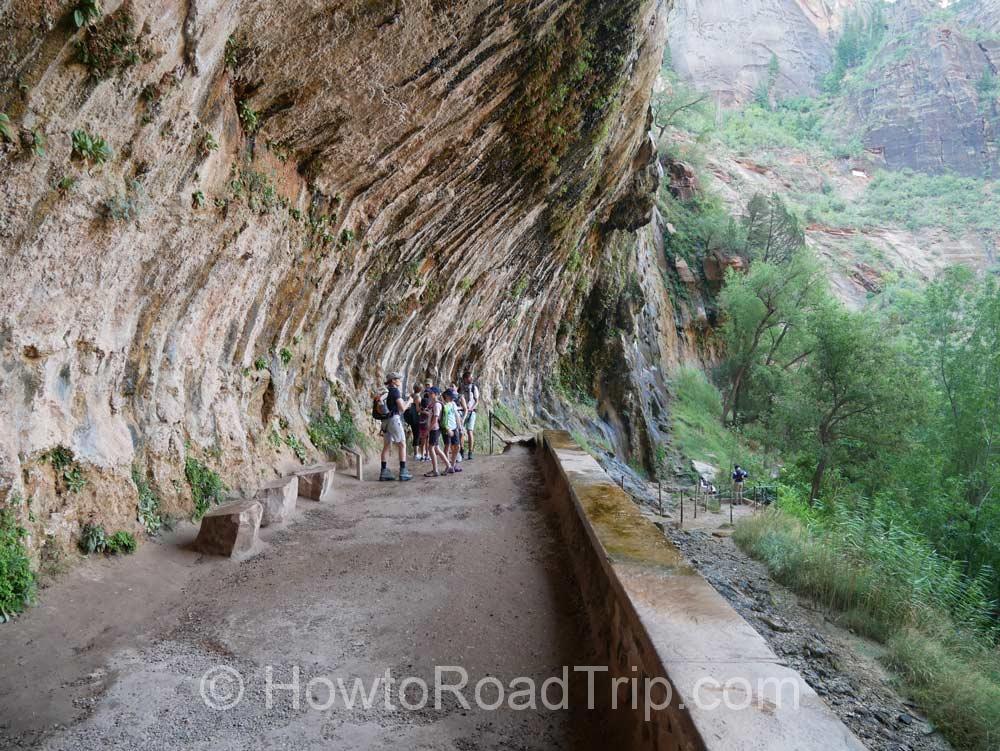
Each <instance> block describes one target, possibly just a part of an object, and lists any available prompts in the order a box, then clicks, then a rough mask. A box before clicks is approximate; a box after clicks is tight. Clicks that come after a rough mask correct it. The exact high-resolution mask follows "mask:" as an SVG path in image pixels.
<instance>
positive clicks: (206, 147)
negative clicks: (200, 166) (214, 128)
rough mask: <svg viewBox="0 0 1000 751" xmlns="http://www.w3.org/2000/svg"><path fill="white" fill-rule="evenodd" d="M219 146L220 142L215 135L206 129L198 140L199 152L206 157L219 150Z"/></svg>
mask: <svg viewBox="0 0 1000 751" xmlns="http://www.w3.org/2000/svg"><path fill="white" fill-rule="evenodd" d="M218 148H219V142H218V141H216V140H215V136H213V135H212V134H211V133H210V132H209V131H207V130H206V131H205V132H204V133H203V134H202V136H201V139H200V140H199V141H198V153H199V154H201V156H203V157H206V156H208V155H209V154H211V153H212V152H213V151H216V150H218Z"/></svg>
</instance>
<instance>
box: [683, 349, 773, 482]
mask: <svg viewBox="0 0 1000 751" xmlns="http://www.w3.org/2000/svg"><path fill="white" fill-rule="evenodd" d="M672 386H673V388H674V392H675V395H676V398H675V400H674V404H673V429H674V443H675V445H676V446H677V448H678V449H679V450H680V452H681V454H682V455H684V456H685V457H687V458H688V459H696V460H698V461H701V462H706V463H708V464H712V465H714V466H716V467H719V468H720V470H721V471H720V473H719V476H718V477H717V482H720V483H725V482H727V478H728V477H729V471H730V470H731V469H732V467H731V466H730V465H731V464H733V463H734V462H735V463H737V464H741V465H742V466H744V467H746V468H747V469H748V470H749V472H750V480H751V482H758V481H764V479H765V477H766V474H767V473H766V463H765V461H764V459H763V458H762V457H761V456H760V454H759V452H758V451H757V450H756V448H755V447H754V446H752V445H751V443H750V441H749V440H747V439H746V438H745V437H744V436H741V435H740V434H738V433H736V432H734V431H731V430H729V429H727V428H726V427H724V426H723V424H722V396H721V395H720V394H719V390H718V389H717V388H715V386H713V385H712V384H711V382H710V381H709V380H708V378H707V377H706V376H705V374H704V373H703V372H702V371H701V370H699V369H697V368H692V367H682V368H680V369H679V370H678V371H677V375H676V376H675V377H674V380H673V382H672Z"/></svg>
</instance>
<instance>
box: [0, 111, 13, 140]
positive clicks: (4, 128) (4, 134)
mask: <svg viewBox="0 0 1000 751" xmlns="http://www.w3.org/2000/svg"><path fill="white" fill-rule="evenodd" d="M0 138H3V139H5V140H7V141H10V142H11V143H13V142H14V129H13V128H12V127H11V125H10V118H9V117H8V116H7V113H5V112H0Z"/></svg>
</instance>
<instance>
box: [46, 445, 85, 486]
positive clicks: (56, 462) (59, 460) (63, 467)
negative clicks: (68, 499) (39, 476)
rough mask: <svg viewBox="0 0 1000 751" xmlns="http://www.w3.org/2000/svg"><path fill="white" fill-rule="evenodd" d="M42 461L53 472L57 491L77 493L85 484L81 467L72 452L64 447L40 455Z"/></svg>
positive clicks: (57, 447) (56, 447) (60, 446)
mask: <svg viewBox="0 0 1000 751" xmlns="http://www.w3.org/2000/svg"><path fill="white" fill-rule="evenodd" d="M42 461H47V462H48V463H49V464H51V465H52V469H54V470H55V473H56V490H57V491H60V492H61V491H63V490H68V491H69V492H71V493H79V492H80V491H81V490H83V487H84V486H85V485H86V484H87V479H86V478H85V477H84V476H83V467H81V466H80V463H79V462H78V461H76V458H75V457H74V456H73V452H72V451H71V450H70V449H68V448H66V447H65V446H62V445H59V446H55V447H54V448H51V449H49V450H48V451H46V452H45V453H44V454H42Z"/></svg>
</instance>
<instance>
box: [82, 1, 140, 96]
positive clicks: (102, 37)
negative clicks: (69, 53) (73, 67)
mask: <svg viewBox="0 0 1000 751" xmlns="http://www.w3.org/2000/svg"><path fill="white" fill-rule="evenodd" d="M76 53H77V62H79V63H81V64H83V65H85V66H86V67H87V69H88V70H89V71H90V76H91V77H92V78H95V79H104V78H108V77H110V76H111V75H112V74H114V73H116V72H118V71H121V70H124V69H125V68H127V67H129V66H132V65H136V64H138V63H139V60H140V56H139V48H138V44H137V39H136V35H135V20H134V19H133V18H132V14H131V13H130V12H129V9H128V4H127V3H126V4H125V5H123V6H121V7H120V8H119V9H118V10H117V11H115V12H114V13H112V14H111V15H110V16H107V17H106V18H104V19H103V20H101V21H100V23H97V24H95V25H92V26H90V27H89V28H87V30H86V31H85V32H84V36H83V38H82V39H81V40H80V41H78V42H77V43H76Z"/></svg>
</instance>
